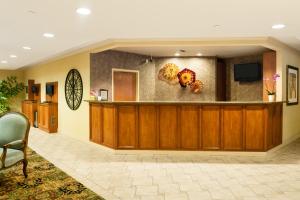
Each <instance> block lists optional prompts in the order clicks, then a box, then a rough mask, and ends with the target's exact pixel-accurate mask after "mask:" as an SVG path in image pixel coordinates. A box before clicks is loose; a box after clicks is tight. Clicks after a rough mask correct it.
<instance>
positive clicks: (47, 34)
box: [43, 33, 54, 38]
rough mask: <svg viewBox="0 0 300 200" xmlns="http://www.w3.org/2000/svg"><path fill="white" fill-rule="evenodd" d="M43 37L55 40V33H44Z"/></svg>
mask: <svg viewBox="0 0 300 200" xmlns="http://www.w3.org/2000/svg"><path fill="white" fill-rule="evenodd" d="M43 36H44V37H46V38H54V34H53V33H44V34H43Z"/></svg>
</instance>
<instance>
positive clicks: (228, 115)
mask: <svg viewBox="0 0 300 200" xmlns="http://www.w3.org/2000/svg"><path fill="white" fill-rule="evenodd" d="M222 110H223V115H222V116H223V120H222V126H223V129H222V130H223V132H222V133H223V136H222V138H223V149H224V150H242V149H243V107H242V106H225V107H224V108H223V109H222Z"/></svg>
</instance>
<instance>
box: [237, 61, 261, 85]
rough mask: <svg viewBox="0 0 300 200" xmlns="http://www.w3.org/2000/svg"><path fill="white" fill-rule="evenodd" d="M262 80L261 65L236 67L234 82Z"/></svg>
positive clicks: (248, 64) (246, 64) (238, 65)
mask: <svg viewBox="0 0 300 200" xmlns="http://www.w3.org/2000/svg"><path fill="white" fill-rule="evenodd" d="M261 78H262V71H261V65H260V63H245V64H235V65H234V80H235V81H241V82H251V81H259V80H261Z"/></svg>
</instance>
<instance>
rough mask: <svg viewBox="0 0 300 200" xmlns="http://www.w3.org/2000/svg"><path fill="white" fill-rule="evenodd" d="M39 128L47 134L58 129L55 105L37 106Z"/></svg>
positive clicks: (44, 104) (43, 104) (41, 104)
mask: <svg viewBox="0 0 300 200" xmlns="http://www.w3.org/2000/svg"><path fill="white" fill-rule="evenodd" d="M38 119H39V120H38V122H39V128H40V129H42V130H43V131H46V132H48V133H56V132H57V127H58V107H57V103H40V104H39V105H38Z"/></svg>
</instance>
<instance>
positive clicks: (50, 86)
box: [46, 84, 54, 96]
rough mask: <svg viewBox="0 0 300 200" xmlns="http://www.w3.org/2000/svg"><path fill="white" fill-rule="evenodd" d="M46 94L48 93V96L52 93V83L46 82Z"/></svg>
mask: <svg viewBox="0 0 300 200" xmlns="http://www.w3.org/2000/svg"><path fill="white" fill-rule="evenodd" d="M46 94H47V95H49V96H53V95H54V85H52V84H47V85H46Z"/></svg>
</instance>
